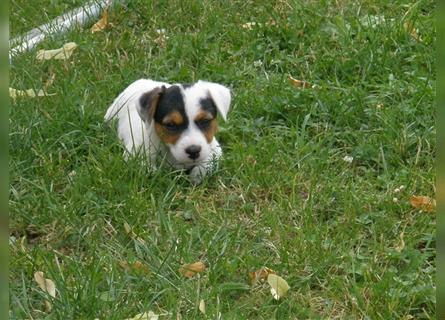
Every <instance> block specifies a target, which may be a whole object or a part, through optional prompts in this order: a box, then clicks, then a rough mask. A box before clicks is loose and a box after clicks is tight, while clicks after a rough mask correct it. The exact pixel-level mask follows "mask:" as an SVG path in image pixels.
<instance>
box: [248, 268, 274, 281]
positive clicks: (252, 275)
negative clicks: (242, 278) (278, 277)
mask: <svg viewBox="0 0 445 320" xmlns="http://www.w3.org/2000/svg"><path fill="white" fill-rule="evenodd" d="M271 273H275V271H273V270H272V269H270V268H268V267H262V268H261V269H259V270H257V271H252V272H249V281H250V284H251V285H253V284H255V283H256V282H257V281H260V280H261V281H263V280H265V279H267V276H268V275H269V274H271Z"/></svg>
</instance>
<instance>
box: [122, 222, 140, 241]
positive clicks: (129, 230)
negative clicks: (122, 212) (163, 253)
mask: <svg viewBox="0 0 445 320" xmlns="http://www.w3.org/2000/svg"><path fill="white" fill-rule="evenodd" d="M124 229H125V232H126V233H127V234H128V235H129V236H130V237H131V239H133V240H136V241H138V242H139V243H141V244H145V240H144V239H142V238H141V237H138V235H137V234H136V233H135V232H134V231H133V228H132V227H130V225H129V224H128V223H127V222H124Z"/></svg>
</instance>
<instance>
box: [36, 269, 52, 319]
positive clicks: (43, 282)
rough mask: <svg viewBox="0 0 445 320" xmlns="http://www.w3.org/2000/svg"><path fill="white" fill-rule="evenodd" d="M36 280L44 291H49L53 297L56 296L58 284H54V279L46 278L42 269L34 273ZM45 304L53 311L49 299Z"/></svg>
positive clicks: (47, 308) (48, 309) (47, 309)
mask: <svg viewBox="0 0 445 320" xmlns="http://www.w3.org/2000/svg"><path fill="white" fill-rule="evenodd" d="M34 280H35V281H36V282H37V284H38V285H39V287H40V289H42V290H43V291H44V292H46V293H48V294H49V295H50V296H51V297H53V298H55V297H56V285H55V284H54V281H52V280H51V279H45V278H44V277H43V272H42V271H36V272H35V273H34ZM45 306H46V311H48V312H49V311H51V309H52V305H51V303H50V302H49V301H48V300H45Z"/></svg>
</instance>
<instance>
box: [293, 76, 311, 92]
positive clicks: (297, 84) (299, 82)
mask: <svg viewBox="0 0 445 320" xmlns="http://www.w3.org/2000/svg"><path fill="white" fill-rule="evenodd" d="M288 80H289V82H290V83H291V84H292V85H293V86H294V87H295V88H304V89H309V88H312V84H310V83H309V82H306V81H303V80H297V79H295V78H293V77H292V76H288Z"/></svg>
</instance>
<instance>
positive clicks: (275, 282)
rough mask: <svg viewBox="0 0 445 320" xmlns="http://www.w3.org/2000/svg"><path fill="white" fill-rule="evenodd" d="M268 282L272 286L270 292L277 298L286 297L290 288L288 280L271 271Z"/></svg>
mask: <svg viewBox="0 0 445 320" xmlns="http://www.w3.org/2000/svg"><path fill="white" fill-rule="evenodd" d="M267 282H268V283H269V285H270V287H271V288H270V292H271V293H272V296H273V298H274V299H275V300H279V299H280V298H282V297H284V296H285V295H286V293H287V291H288V290H289V289H290V287H289V285H288V284H287V282H286V280H284V279H283V278H281V277H280V276H277V275H276V274H274V273H270V274H269V275H268V276H267Z"/></svg>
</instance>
